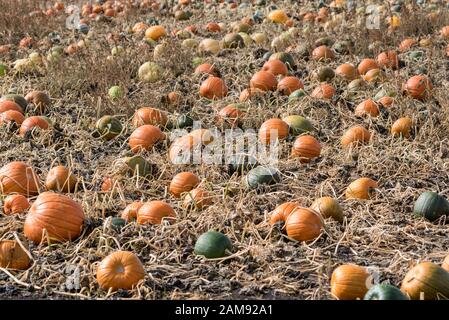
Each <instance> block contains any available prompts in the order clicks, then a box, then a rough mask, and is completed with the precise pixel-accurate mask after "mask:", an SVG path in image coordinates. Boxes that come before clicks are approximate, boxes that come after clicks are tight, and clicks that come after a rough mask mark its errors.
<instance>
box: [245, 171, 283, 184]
mask: <svg viewBox="0 0 449 320" xmlns="http://www.w3.org/2000/svg"><path fill="white" fill-rule="evenodd" d="M280 181H281V174H280V172H279V170H277V169H276V168H272V167H264V166H258V167H255V168H254V169H251V170H250V171H249V172H248V174H247V175H246V177H245V182H246V185H247V187H248V188H250V189H254V188H257V187H260V186H261V185H272V184H276V183H279V182H280Z"/></svg>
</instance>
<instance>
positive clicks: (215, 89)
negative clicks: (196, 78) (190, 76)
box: [200, 77, 228, 100]
mask: <svg viewBox="0 0 449 320" xmlns="http://www.w3.org/2000/svg"><path fill="white" fill-rule="evenodd" d="M227 94H228V87H227V86H226V84H225V83H224V81H223V80H222V79H221V78H218V77H209V78H207V79H206V80H204V81H203V83H202V84H201V86H200V95H201V96H202V97H205V98H207V99H211V100H212V99H221V98H223V97H225V96H226V95H227Z"/></svg>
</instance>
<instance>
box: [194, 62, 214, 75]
mask: <svg viewBox="0 0 449 320" xmlns="http://www.w3.org/2000/svg"><path fill="white" fill-rule="evenodd" d="M194 73H195V74H210V75H211V76H215V77H218V76H219V73H218V70H216V69H215V67H214V66H213V65H211V64H210V63H202V64H200V65H199V66H198V67H196V68H195V72H194Z"/></svg>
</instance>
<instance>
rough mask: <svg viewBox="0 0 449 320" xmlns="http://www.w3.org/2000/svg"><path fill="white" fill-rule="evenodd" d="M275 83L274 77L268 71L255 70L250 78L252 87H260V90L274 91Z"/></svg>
mask: <svg viewBox="0 0 449 320" xmlns="http://www.w3.org/2000/svg"><path fill="white" fill-rule="evenodd" d="M277 84H278V83H277V80H276V77H275V76H274V75H273V74H272V73H271V72H268V71H259V72H256V73H255V74H254V75H253V76H252V78H251V80H250V86H251V88H252V89H260V90H262V91H274V90H276V88H277Z"/></svg>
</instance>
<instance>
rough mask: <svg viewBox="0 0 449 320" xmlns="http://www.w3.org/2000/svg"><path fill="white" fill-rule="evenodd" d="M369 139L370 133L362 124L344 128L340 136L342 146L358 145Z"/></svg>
mask: <svg viewBox="0 0 449 320" xmlns="http://www.w3.org/2000/svg"><path fill="white" fill-rule="evenodd" d="M370 139H371V134H370V132H369V131H368V130H366V129H365V128H364V127H362V126H354V127H352V128H349V129H348V130H346V132H345V133H344V134H343V136H342V138H341V144H342V145H343V147H349V146H354V145H358V144H360V143H367V142H369V140H370Z"/></svg>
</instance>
